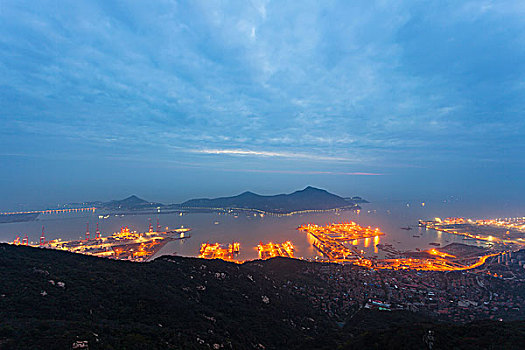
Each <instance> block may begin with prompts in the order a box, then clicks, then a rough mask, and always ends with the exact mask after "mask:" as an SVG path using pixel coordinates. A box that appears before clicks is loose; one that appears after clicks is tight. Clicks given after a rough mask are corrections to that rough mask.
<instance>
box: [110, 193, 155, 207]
mask: <svg viewBox="0 0 525 350" xmlns="http://www.w3.org/2000/svg"><path fill="white" fill-rule="evenodd" d="M102 205H103V207H104V208H106V209H114V210H116V209H131V210H135V209H147V208H153V207H161V206H163V204H161V203H155V202H148V201H146V200H144V199H142V198H139V197H137V196H135V195H132V196H129V197H128V198H125V199H122V200H113V201H110V202H106V203H103V204H102Z"/></svg>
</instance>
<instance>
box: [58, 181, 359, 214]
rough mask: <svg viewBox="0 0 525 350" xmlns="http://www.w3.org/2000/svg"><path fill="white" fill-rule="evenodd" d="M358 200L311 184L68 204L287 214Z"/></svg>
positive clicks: (349, 205) (352, 203) (352, 204)
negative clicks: (264, 191)
mask: <svg viewBox="0 0 525 350" xmlns="http://www.w3.org/2000/svg"><path fill="white" fill-rule="evenodd" d="M358 203H368V202H367V201H366V200H364V199H362V198H361V197H352V198H343V197H340V196H338V195H335V194H333V193H330V192H328V191H326V190H322V189H319V188H315V187H311V186H308V187H306V188H305V189H303V190H300V191H295V192H293V193H290V194H277V195H273V196H263V195H259V194H256V193H253V192H250V191H247V192H244V193H241V194H239V195H237V196H232V197H220V198H213V199H210V198H198V199H190V200H188V201H185V202H183V203H180V204H168V205H165V204H162V203H157V202H148V201H146V200H144V199H141V198H139V197H137V196H135V195H132V196H130V197H128V198H125V199H122V200H112V201H109V202H101V201H96V202H84V203H70V204H67V207H92V206H93V207H97V208H99V209H104V210H111V211H121V210H129V211H140V210H152V209H157V208H162V209H163V210H164V211H166V210H202V209H206V210H228V209H242V210H248V211H249V210H254V211H263V212H267V213H276V214H287V213H293V212H297V211H304V210H331V209H339V208H341V209H360V207H359V205H358Z"/></svg>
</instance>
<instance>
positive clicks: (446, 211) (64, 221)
mask: <svg viewBox="0 0 525 350" xmlns="http://www.w3.org/2000/svg"><path fill="white" fill-rule="evenodd" d="M457 209H458V208H455V207H450V206H447V205H443V204H442V205H439V204H432V203H430V202H428V201H427V202H426V205H425V206H424V207H422V206H417V205H411V206H406V202H397V203H393V202H390V203H379V204H365V205H363V210H362V211H361V212H360V213H359V214H357V213H354V212H340V213H338V214H335V213H317V214H307V215H297V216H287V217H273V216H264V217H261V216H259V215H242V214H240V215H238V216H232V215H224V214H213V213H212V214H210V213H208V214H184V215H182V216H180V215H179V213H173V214H161V215H158V218H159V220H160V223H161V225H162V226H163V227H166V226H167V227H169V228H176V227H180V226H184V227H191V228H192V231H191V235H192V237H191V238H189V239H186V240H180V241H173V242H170V243H168V244H167V245H166V246H165V247H164V248H163V249H162V250H161V252H160V253H164V254H178V255H183V256H198V255H199V249H200V245H201V244H202V243H204V242H210V243H212V242H221V243H231V242H234V241H235V242H240V244H241V251H240V255H239V259H241V260H243V259H256V258H257V256H258V253H257V248H256V247H257V245H258V244H259V242H263V243H268V242H274V243H281V242H284V241H287V240H290V241H292V242H293V244H294V246H295V256H296V257H304V258H312V257H315V256H317V255H319V252H318V251H317V250H316V249H315V248H314V247H313V240H314V238H312V237H311V236H310V235H307V234H305V233H303V232H300V231H298V230H296V228H297V227H298V226H299V225H301V224H303V223H306V222H310V223H317V224H320V225H324V224H325V223H332V222H348V221H355V222H357V223H358V224H360V225H362V226H369V225H370V226H372V227H379V228H380V229H381V231H383V232H385V234H386V235H385V236H382V237H381V241H382V243H383V244H392V245H393V246H394V247H395V248H396V249H398V250H415V249H416V248H421V249H428V248H429V243H439V244H440V245H441V246H444V245H447V244H449V243H452V242H458V243H469V244H475V242H474V241H465V240H463V238H462V237H461V236H454V235H450V234H447V233H442V232H438V231H434V230H426V229H424V228H420V227H418V226H417V223H418V219H427V218H434V217H436V216H440V217H446V216H463V215H464V212H461V211H459V212H458V210H457ZM99 214H101V213H98V212H96V213H94V214H58V215H56V214H54V215H43V216H41V217H39V219H38V220H37V221H33V222H26V223H11V224H1V225H0V240H1V241H4V242H6V241H12V240H13V239H14V238H15V236H16V235H19V236H23V235H24V234H27V235H28V236H29V239H30V241H33V242H37V241H38V239H39V237H40V233H41V229H42V225H44V226H45V230H46V239H48V240H50V239H55V238H62V239H64V240H66V239H78V238H84V237H85V227H86V223H89V224H90V227H95V225H96V223H97V222H99V227H100V230H101V232H102V235H110V234H111V233H113V232H115V231H118V230H119V229H120V227H121V226H126V225H127V226H129V227H130V229H132V230H137V231H140V232H144V231H147V230H148V225H149V220H148V219H149V218H151V219H153V220H155V219H156V218H157V216H156V215H153V214H151V215H124V216H120V215H119V216H115V215H111V216H109V217H108V218H107V219H99ZM464 216H467V215H464ZM471 217H475V216H474V215H471ZM478 217H483V215H482V214H479V215H478ZM407 226H409V227H410V228H411V229H410V230H407V229H406V228H407ZM402 227H403V228H405V229H401V228H402ZM379 243H380V238H379V237H375V238H374V239H373V242H371V239H370V238H366V239H360V240H355V241H352V242H349V244H350V245H353V246H355V247H356V248H357V249H359V250H363V251H364V252H365V253H366V254H367V255H371V256H373V255H377V256H379V257H382V256H383V253H382V251H381V250H379V249H378V248H377V245H378V244H379Z"/></svg>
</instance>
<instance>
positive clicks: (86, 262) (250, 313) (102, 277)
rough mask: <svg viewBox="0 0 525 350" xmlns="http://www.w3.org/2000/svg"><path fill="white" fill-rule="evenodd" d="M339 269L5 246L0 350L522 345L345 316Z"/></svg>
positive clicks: (402, 318)
mask: <svg viewBox="0 0 525 350" xmlns="http://www.w3.org/2000/svg"><path fill="white" fill-rule="evenodd" d="M341 268H342V267H341V266H336V265H333V264H321V263H309V262H305V261H299V260H293V259H284V258H276V259H271V260H266V261H253V262H249V263H245V264H243V265H237V264H233V263H227V262H224V261H220V260H202V259H195V258H182V257H173V256H169V257H161V258H159V259H156V260H154V261H153V262H150V263H132V262H125V261H115V260H109V259H101V258H96V257H92V256H84V255H77V254H73V253H69V252H64V251H53V250H46V249H38V248H30V247H23V246H11V245H6V244H0V319H1V320H2V322H1V323H0V348H2V349H65V348H72V346H73V344H74V343H77V342H84V341H86V342H87V344H88V346H89V348H90V349H210V348H212V349H260V350H262V349H336V348H339V349H358V348H359V349H364V348H367V349H386V348H388V349H426V348H428V345H427V343H426V342H427V341H428V333H429V330H431V332H432V336H433V337H434V338H433V339H434V347H433V349H449V348H455V349H488V348H491V349H505V348H519V347H520V346H521V345H522V339H523V337H524V336H525V323H524V322H522V321H517V322H492V321H482V322H477V323H472V324H463V325H451V324H441V323H435V321H433V320H432V319H429V318H428V317H427V318H425V317H423V316H422V315H419V314H416V313H413V312H408V311H399V312H396V311H392V312H381V311H374V310H367V309H361V310H359V311H357V310H356V309H352V308H350V309H348V310H349V313H347V314H343V315H341V317H342V318H341V317H335V316H334V314H333V311H337V310H335V309H333V306H330V304H332V305H340V307H341V309H343V308H342V306H344V304H345V300H344V299H341V298H334V297H333V296H330V294H326V293H327V291H335V290H337V288H338V285H339V283H340V281H339V279H335V278H332V276H333V274H334V273H336V272H337V271H338V270H341ZM344 269H345V270H348V271H350V272H351V271H354V272H355V274H353V275H354V276H356V277H357V276H359V275H362V273H363V272H365V270H363V269H362V268H358V267H351V266H347V267H345V268H344ZM460 275H461V274H460ZM345 290H346V291H347V289H345ZM343 292H344V290H342V291H341V294H340V295H341V297H342V296H344V294H343ZM337 299H340V300H337ZM327 307H328V309H327ZM356 311H357V312H356ZM341 320H346V322H342V324H343V325H344V326H343V327H342V328H341V327H339V326H338V325H337V323H336V321H339V323H340V324H341V322H340V321H341ZM425 337H426V338H425ZM77 344H84V343H77Z"/></svg>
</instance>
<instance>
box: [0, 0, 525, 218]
mask: <svg viewBox="0 0 525 350" xmlns="http://www.w3.org/2000/svg"><path fill="white" fill-rule="evenodd" d="M524 18H525V3H523V2H517V1H479V0H477V1H441V0H440V1H402V2H400V1H370V0H366V1H326V0H323V1H301V2H298V1H289V2H287V1H284V0H279V1H255V0H254V1H210V0H206V1H155V2H150V1H129V2H124V1H109V0H103V1H70V2H68V1H35V0H30V1H21V0H16V1H15V0H4V1H1V2H0V50H1V52H2V54H1V55H0V181H1V182H0V189H1V192H2V195H1V198H0V207H6V208H7V207H9V208H12V207H13V206H20V205H21V204H24V205H47V204H54V203H58V202H63V201H66V202H67V201H69V202H71V201H79V200H80V201H81V200H95V199H110V198H119V197H122V196H126V195H129V194H131V193H136V194H138V195H141V196H143V197H146V198H148V199H152V200H159V201H165V202H174V201H175V202H176V201H179V200H184V199H187V198H190V197H195V196H215V195H231V194H236V193H240V192H242V191H244V190H248V189H249V190H252V191H255V192H260V193H265V194H270V193H276V192H291V191H293V190H295V189H298V188H302V187H305V186H306V185H314V186H319V187H323V188H326V189H328V190H331V191H333V192H336V193H339V194H341V195H345V196H346V195H356V194H358V195H362V196H364V197H369V198H372V199H386V198H426V197H432V198H440V197H446V196H449V195H461V196H466V197H472V198H474V197H477V196H480V195H481V194H482V195H487V196H494V197H509V198H510V197H523V196H524V195H525V186H524V185H523V178H524V175H525V171H524V170H525V164H524V160H523V156H524V151H525V143H524V141H523V138H524V136H525V125H524V124H525V115H524V110H525V19H524Z"/></svg>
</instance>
